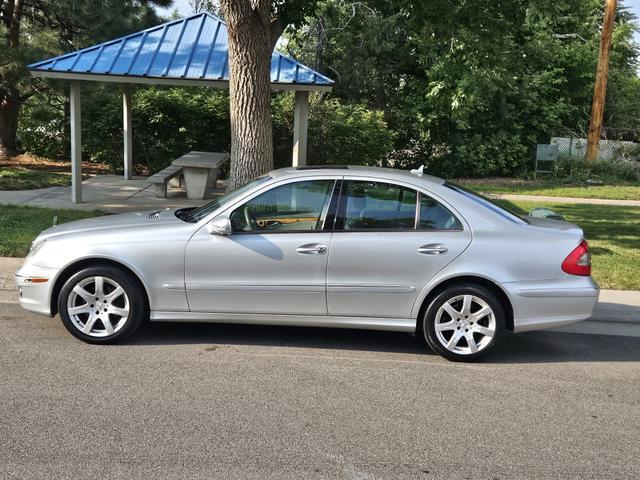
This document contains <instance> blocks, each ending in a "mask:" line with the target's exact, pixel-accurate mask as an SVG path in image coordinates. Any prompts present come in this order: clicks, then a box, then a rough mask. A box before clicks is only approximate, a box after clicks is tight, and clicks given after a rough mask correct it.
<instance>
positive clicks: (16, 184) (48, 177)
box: [0, 167, 71, 190]
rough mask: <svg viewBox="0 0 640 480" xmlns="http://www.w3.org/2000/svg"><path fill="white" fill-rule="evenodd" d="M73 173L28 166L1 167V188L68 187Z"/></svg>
mask: <svg viewBox="0 0 640 480" xmlns="http://www.w3.org/2000/svg"><path fill="white" fill-rule="evenodd" d="M70 184H71V175H67V174H64V173H53V172H47V171H44V170H29V169H27V168H15V167H0V190H31V189H34V188H46V187H66V186H67V185H70Z"/></svg>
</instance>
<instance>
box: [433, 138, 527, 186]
mask: <svg viewBox="0 0 640 480" xmlns="http://www.w3.org/2000/svg"><path fill="white" fill-rule="evenodd" d="M531 158H532V152H531V151H530V150H529V148H528V147H527V146H526V144H525V143H524V142H523V141H522V140H521V139H520V138H519V137H518V136H517V135H513V134H510V133H508V132H502V131H497V132H493V133H491V134H486V135H480V134H474V135H470V136H463V137H462V138H458V139H455V147H453V148H451V150H444V149H443V153H442V154H441V155H434V156H433V157H432V158H431V159H430V160H429V161H427V163H426V164H427V166H428V167H429V168H428V169H429V173H434V174H436V175H442V176H445V177H485V176H491V175H499V176H514V175H521V174H523V173H524V172H526V171H527V169H528V168H529V165H530V164H531V162H532V160H531Z"/></svg>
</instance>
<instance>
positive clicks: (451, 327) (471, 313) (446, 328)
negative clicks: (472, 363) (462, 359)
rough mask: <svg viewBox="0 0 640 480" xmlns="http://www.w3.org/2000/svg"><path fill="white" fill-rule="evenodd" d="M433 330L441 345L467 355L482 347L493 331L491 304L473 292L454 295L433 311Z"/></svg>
mask: <svg viewBox="0 0 640 480" xmlns="http://www.w3.org/2000/svg"><path fill="white" fill-rule="evenodd" d="M434 330H435V333H436V337H437V338H438V341H439V342H440V344H441V345H442V346H444V347H445V348H446V349H447V350H449V351H450V352H453V353H457V354H462V355H469V354H472V353H476V352H479V351H481V350H483V349H484V348H485V347H487V345H489V344H490V343H491V339H492V338H493V337H494V335H495V332H496V318H495V314H494V312H493V310H492V308H491V306H490V305H489V304H488V303H487V302H485V301H484V300H483V299H482V298H480V297H477V296H475V295H470V294H466V295H458V296H455V297H452V298H450V299H449V300H447V301H446V302H444V303H443V304H442V305H441V306H440V308H439V309H438V311H437V312H436V318H435V324H434Z"/></svg>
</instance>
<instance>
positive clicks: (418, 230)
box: [327, 177, 471, 318]
mask: <svg viewBox="0 0 640 480" xmlns="http://www.w3.org/2000/svg"><path fill="white" fill-rule="evenodd" d="M470 242H471V232H470V231H469V229H468V227H465V226H464V224H463V222H461V221H460V219H458V217H457V216H456V215H454V214H453V213H452V212H451V210H450V209H448V208H446V207H445V206H444V205H443V204H442V203H441V202H438V201H436V200H435V199H434V198H432V197H431V196H429V195H427V194H426V193H420V192H418V191H416V190H415V189H413V188H410V187H408V186H404V185H400V184H395V183H384V182H377V181H372V180H368V179H350V178H348V177H345V179H344V180H343V182H342V188H341V193H340V201H339V204H338V213H337V218H336V222H335V229H334V234H333V237H332V240H331V246H330V248H331V254H330V256H329V263H328V268H327V307H328V312H329V315H336V316H368V317H387V318H408V317H409V315H410V312H411V308H412V306H413V303H414V301H415V299H416V297H417V295H418V294H419V292H420V291H421V290H422V289H423V287H424V286H425V285H426V284H427V282H428V281H429V280H430V279H431V278H432V277H433V276H434V275H435V274H436V273H438V272H439V271H440V270H442V269H443V268H444V267H445V266H446V265H447V264H448V263H450V262H451V261H452V260H453V259H455V258H456V257H457V256H458V255H460V253H462V252H463V251H464V249H465V248H466V247H467V246H468V245H469V243H470Z"/></svg>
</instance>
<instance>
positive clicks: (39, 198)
mask: <svg viewBox="0 0 640 480" xmlns="http://www.w3.org/2000/svg"><path fill="white" fill-rule="evenodd" d="M147 180H148V179H147V178H146V177H134V178H133V179H132V180H125V179H124V178H122V177H121V176H119V175H95V176H93V177H91V178H88V179H87V180H84V181H83V182H82V203H72V202H71V187H49V188H41V189H37V190H10V191H0V204H9V205H29V206H32V207H48V208H65V209H72V210H104V211H107V212H112V213H120V212H127V211H137V210H150V209H156V208H167V207H170V208H173V207H176V208H180V207H196V206H199V205H203V204H204V203H207V202H208V201H209V200H206V199H205V200H189V199H188V198H187V197H186V193H185V189H184V187H179V188H177V187H171V188H169V190H168V192H167V198H157V197H156V196H155V193H154V191H153V187H152V185H151V184H150V183H149V182H148V181H147ZM224 189H225V184H224V181H222V180H219V181H218V185H217V188H216V189H211V190H210V191H209V192H208V197H207V198H211V197H214V196H217V195H220V194H221V193H223V192H224Z"/></svg>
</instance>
